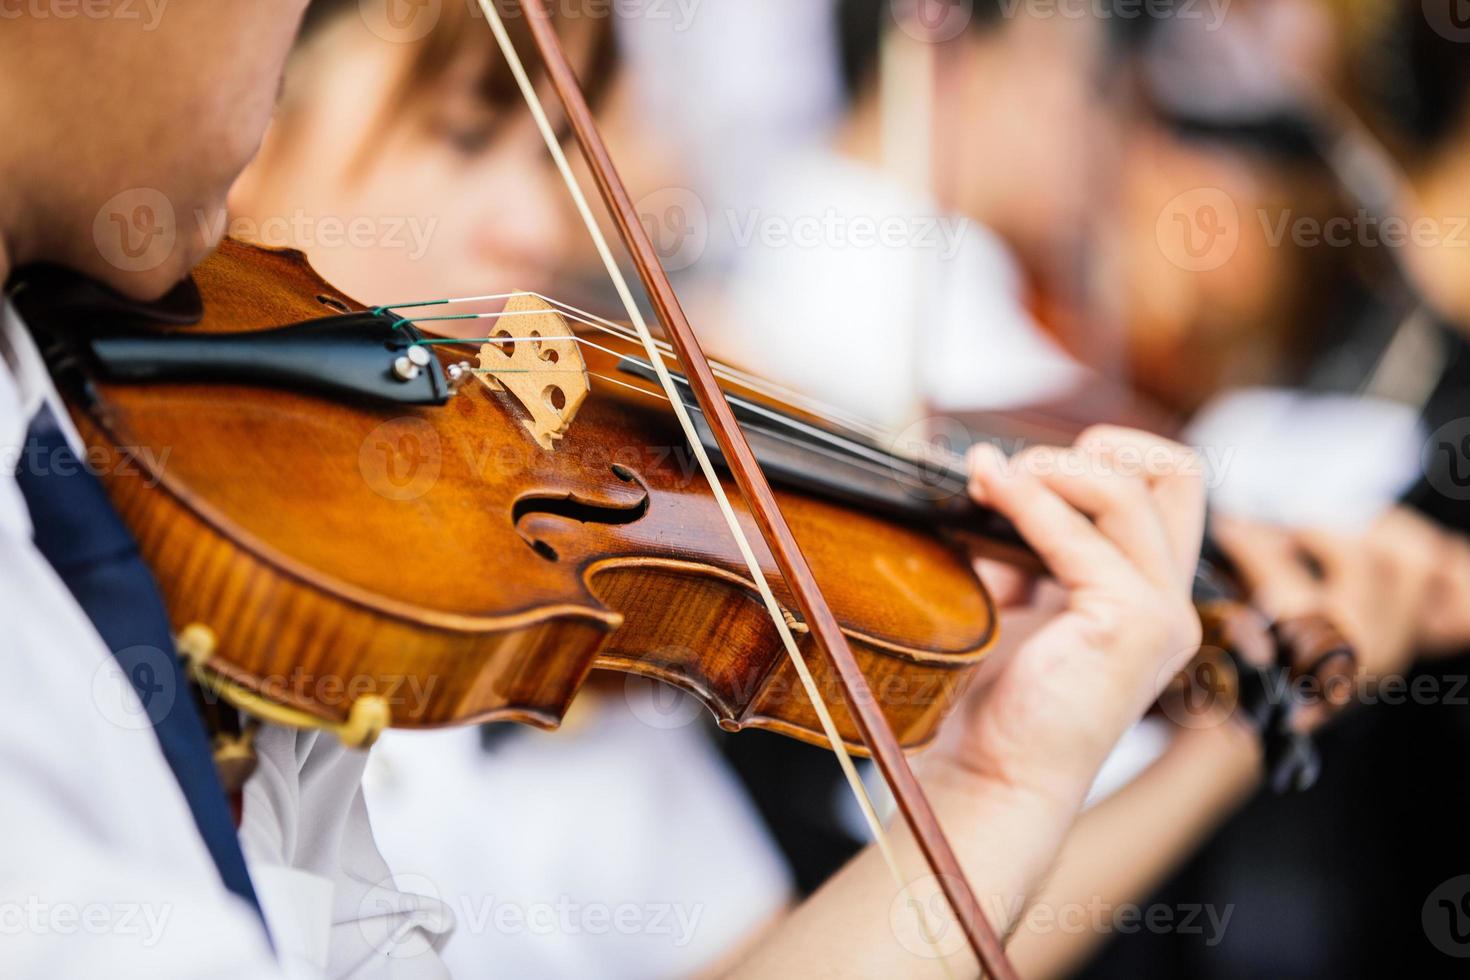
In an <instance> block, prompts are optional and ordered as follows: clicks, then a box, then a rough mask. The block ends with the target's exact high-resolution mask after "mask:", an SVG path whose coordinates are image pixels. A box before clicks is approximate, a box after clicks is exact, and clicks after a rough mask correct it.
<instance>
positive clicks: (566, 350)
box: [475, 293, 592, 449]
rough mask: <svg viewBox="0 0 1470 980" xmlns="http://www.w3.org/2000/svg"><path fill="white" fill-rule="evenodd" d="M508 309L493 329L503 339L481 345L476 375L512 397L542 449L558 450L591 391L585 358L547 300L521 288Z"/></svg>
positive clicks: (493, 388) (492, 388)
mask: <svg viewBox="0 0 1470 980" xmlns="http://www.w3.org/2000/svg"><path fill="white" fill-rule="evenodd" d="M505 314H506V315H503V316H502V317H501V318H500V319H499V320H497V321H496V322H497V323H498V324H500V327H499V329H497V330H496V331H495V332H494V334H493V336H495V337H504V338H505V339H504V340H503V341H492V342H490V343H487V344H484V345H483V346H481V348H480V356H479V370H478V371H477V372H476V373H475V377H477V378H479V379H480V381H481V382H483V383H484V384H485V386H486V387H488V388H489V389H490V390H491V391H496V392H504V393H506V394H509V395H510V396H511V397H512V398H514V399H515V400H516V402H517V403H518V404H519V405H520V407H521V409H522V410H523V415H522V418H521V422H522V424H523V425H525V427H526V431H528V432H530V433H531V438H533V439H535V440H536V442H537V443H538V444H539V445H540V446H541V448H542V449H555V448H556V444H557V443H558V442H559V441H560V440H561V439H562V437H563V436H565V435H566V434H567V430H568V429H569V428H571V425H572V419H574V418H576V416H577V410H578V409H579V408H581V407H582V403H583V402H584V401H586V400H587V395H588V393H589V392H590V391H591V390H592V382H591V380H590V379H589V378H588V377H587V362H586V361H584V360H583V359H582V349H581V347H580V345H579V344H578V343H577V341H576V340H574V339H570V338H572V336H573V334H572V327H571V325H570V324H569V323H567V321H566V318H565V317H563V316H562V315H561V314H560V313H558V312H557V311H556V310H555V309H553V308H552V307H551V306H549V305H547V303H546V301H545V300H542V299H540V298H538V297H536V296H532V295H531V294H529V293H517V294H516V295H515V296H514V297H512V298H511V300H510V302H508V303H506V304H505Z"/></svg>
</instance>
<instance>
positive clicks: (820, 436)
mask: <svg viewBox="0 0 1470 980" xmlns="http://www.w3.org/2000/svg"><path fill="white" fill-rule="evenodd" d="M552 340H561V341H576V342H577V343H580V344H585V345H586V346H588V347H591V348H593V349H594V350H599V351H602V352H603V353H605V354H609V355H611V356H613V357H617V358H620V359H622V360H627V361H630V362H632V363H634V364H637V365H639V366H640V367H645V368H648V367H650V365H649V364H648V363H647V362H646V361H640V360H638V359H636V358H631V357H629V356H628V355H626V354H619V353H618V352H617V351H614V350H612V349H610V348H607V347H603V346H602V345H600V344H596V343H593V342H592V341H589V340H587V339H586V338H584V337H580V336H577V335H575V334H572V335H567V336H560V337H510V336H497V337H450V338H432V339H423V340H417V341H414V344H415V345H420V346H435V347H442V346H455V345H462V346H474V345H477V344H496V343H499V344H503V343H514V342H520V343H534V342H536V341H552ZM472 373H474V374H492V375H493V374H587V375H588V376H590V377H594V378H599V379H601V380H603V381H606V382H608V383H609V384H614V385H618V386H620V387H623V388H627V389H629V390H630V391H637V392H641V393H643V394H646V395H652V396H654V397H655V398H658V399H659V400H660V401H664V402H668V401H669V398H668V396H667V395H664V394H662V393H661V392H656V391H651V390H649V389H647V388H640V387H638V386H637V385H632V384H628V383H627V382H625V381H619V380H617V379H615V378H610V377H608V376H607V375H605V374H597V373H595V372H591V371H587V370H586V369H585V368H575V367H573V368H477V369H474V370H473V372H472ZM741 405H742V407H744V408H746V409H748V410H750V411H753V412H756V413H758V414H762V415H765V416H766V417H767V418H768V419H770V420H772V421H775V422H780V423H782V424H785V425H790V426H794V427H796V428H799V429H800V430H801V431H802V432H803V433H805V434H806V435H807V436H809V437H811V438H813V439H815V440H816V441H817V443H818V444H815V445H814V444H812V443H803V442H800V441H798V440H797V439H795V438H792V437H790V436H788V435H786V434H784V433H780V432H768V433H767V435H769V436H771V437H774V438H778V439H780V440H781V441H783V442H785V443H787V444H788V445H791V446H795V447H798V448H804V449H807V450H815V451H816V452H818V453H820V454H821V455H823V456H825V457H827V458H828V459H832V460H836V461H838V462H844V463H847V464H849V465H857V466H860V467H862V468H863V469H866V470H867V471H868V472H869V473H873V474H876V475H879V476H886V477H900V476H902V475H903V474H901V473H900V467H899V464H909V465H914V466H918V465H921V461H919V460H915V459H913V458H911V457H907V456H904V455H901V454H898V453H885V452H884V451H883V450H880V449H874V448H872V447H869V446H864V445H862V444H861V443H854V442H851V441H850V440H847V439H844V438H843V437H842V436H840V435H838V434H836V433H831V432H827V431H826V430H823V429H821V428H819V427H817V426H812V425H807V424H806V423H804V422H802V421H801V420H800V419H795V418H792V417H791V416H789V415H786V414H783V413H781V412H777V411H775V410H774V409H769V408H766V407H765V406H763V405H759V404H756V403H754V402H750V401H742V402H741ZM692 407H693V408H694V409H695V410H696V411H698V410H699V409H698V406H692ZM820 443H830V444H832V445H830V446H823V445H820ZM935 452H936V453H943V452H944V450H940V449H938V448H937V447H936V448H935ZM947 455H948V458H947V459H945V460H938V461H937V462H939V463H941V464H942V468H944V469H948V470H949V471H951V475H956V474H954V472H953V471H954V470H955V468H956V466H957V465H958V463H959V461H960V457H959V456H958V455H956V454H953V453H949V454H947ZM904 482H907V483H909V484H910V485H911V486H916V487H924V486H926V484H925V481H924V480H923V478H922V477H920V478H917V479H911V480H906V481H904ZM931 489H932V486H931Z"/></svg>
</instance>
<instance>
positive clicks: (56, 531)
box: [16, 408, 260, 914]
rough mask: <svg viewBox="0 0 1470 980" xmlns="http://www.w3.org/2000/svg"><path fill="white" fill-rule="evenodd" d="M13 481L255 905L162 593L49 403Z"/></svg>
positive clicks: (233, 880) (198, 814)
mask: <svg viewBox="0 0 1470 980" xmlns="http://www.w3.org/2000/svg"><path fill="white" fill-rule="evenodd" d="M16 482H17V483H19V484H20V490H21V493H22V494H23V495H24V496H25V499H26V505H27V507H28V508H29V509H30V512H31V522H32V523H33V524H34V525H35V529H36V537H35V541H36V547H37V549H38V550H39V551H40V552H41V554H42V555H43V556H45V558H46V560H47V561H48V562H50V563H51V566H52V567H53V568H55V569H56V572H57V574H58V575H59V576H60V577H61V580H62V581H63V582H65V583H66V587H67V588H68V589H70V590H71V593H72V595H73V596H74V597H75V598H76V600H77V603H78V604H79V605H80V606H81V607H82V609H83V610H84V611H85V612H86V614H87V616H88V618H90V619H91V620H92V625H93V626H95V627H96V629H97V632H98V633H99V634H101V636H102V639H103V641H104V642H106V644H107V646H108V648H109V649H110V650H112V653H113V655H114V656H115V657H117V661H118V664H119V665H120V666H121V667H122V670H123V673H124V674H126V675H127V677H128V680H129V681H131V682H132V685H133V688H134V689H135V690H136V691H137V692H138V697H139V698H140V699H141V700H142V702H143V708H144V710H145V711H146V712H147V714H148V720H149V721H150V722H152V724H153V731H154V733H155V734H156V735H157V736H158V743H159V745H161V746H162V747H163V755H164V758H165V759H167V760H168V764H169V768H170V769H172V770H173V774H174V777H175V778H176V779H177V780H178V781H179V786H180V787H181V788H182V789H183V791H184V797H185V799H187V800H188V803H189V809H190V811H191V812H192V813H193V815H194V822H195V823H196V824H197V825H198V826H199V833H200V834H201V835H203V837H204V843H205V845H206V846H208V848H209V853H210V855H211V856H212V857H213V858H214V863H215V865H216V866H217V867H218V868H219V873H220V877H221V878H222V879H223V880H224V883H225V887H227V888H228V889H229V890H230V891H232V892H234V893H235V894H236V895H239V896H240V897H241V898H243V899H245V900H246V901H247V902H249V903H250V905H251V906H252V907H253V908H254V909H255V911H256V913H257V914H259V913H260V903H259V902H258V900H257V899H256V897H255V888H254V886H253V885H252V884H251V883H250V874H249V872H248V871H247V870H246V868H245V856H244V854H243V853H241V851H240V839H239V836H238V835H237V834H236V832H235V823H234V820H233V819H232V818H231V816H230V808H229V801H228V800H227V799H226V797H225V791H224V787H223V786H222V785H221V783H220V780H219V773H218V772H217V771H216V769H215V766H214V757H213V754H212V752H211V751H210V745H209V738H208V736H207V735H206V734H205V730H204V723H203V721H202V720H201V719H200V716H199V710H198V708H197V707H196V705H195V704H194V700H193V698H192V696H191V694H190V691H189V688H188V685H187V684H186V683H185V679H184V672H183V670H182V669H181V668H180V666H179V659H178V656H177V654H176V651H175V650H174V641H173V632H172V629H171V628H170V626H169V620H168V613H167V611H166V610H165V609H164V605H163V598H162V597H161V596H160V595H159V592H158V586H157V584H156V583H155V582H154V581H153V574H152V573H151V572H150V571H149V570H148V566H147V565H145V564H144V563H143V559H142V557H141V556H140V555H139V554H138V546H137V543H136V542H135V541H134V540H133V536H132V534H131V533H130V532H129V531H128V529H127V528H126V527H125V526H123V522H122V520H121V518H119V517H118V515H117V511H115V510H114V509H113V507H112V503H111V501H109V500H108V499H107V494H106V492H105V491H104V490H103V489H102V484H101V482H100V481H99V480H98V479H97V478H96V476H94V475H93V474H92V473H91V472H89V471H88V470H87V469H86V468H85V467H84V466H83V465H82V463H81V461H79V460H78V459H77V457H76V454H75V453H73V452H72V450H71V447H70V446H69V445H68V443H67V441H66V436H65V435H64V434H63V432H62V431H61V428H60V426H58V425H57V422H56V419H55V417H54V416H53V415H52V414H51V412H50V410H49V409H45V408H43V409H42V410H41V412H40V413H39V414H38V415H37V416H36V419H35V421H33V422H32V423H31V427H30V430H29V432H28V433H27V435H26V446H25V453H24V454H23V455H22V456H21V459H20V465H19V466H18V467H17V468H16Z"/></svg>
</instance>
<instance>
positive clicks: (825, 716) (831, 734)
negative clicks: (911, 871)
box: [479, 0, 948, 972]
mask: <svg viewBox="0 0 1470 980" xmlns="http://www.w3.org/2000/svg"><path fill="white" fill-rule="evenodd" d="M479 4H480V9H481V11H482V12H483V13H484V14H485V19H486V20H487V21H488V22H489V24H490V29H491V31H492V32H493V33H494V35H495V40H496V42H497V43H498V44H499V46H500V51H501V54H502V56H503V57H504V58H505V61H506V65H507V66H508V67H509V68H510V70H511V74H512V75H513V76H514V77H515V80H516V83H517V85H519V87H520V89H521V94H522V95H523V97H524V98H525V101H526V106H527V108H528V109H529V110H530V113H531V117H532V119H533V120H534V121H535V123H536V126H537V128H538V129H539V130H540V132H541V137H542V139H543V141H544V142H545V143H546V148H547V150H548V151H549V152H550V154H551V157H552V160H553V161H554V162H555V163H556V166H557V170H558V171H559V172H560V174H561V177H562V180H563V182H564V183H565V184H566V188H567V191H568V193H569V194H570V195H571V197H572V200H573V202H574V203H575V204H576V206H577V211H578V213H579V214H580V215H581V218H582V222H583V224H584V225H585V226H586V229H587V233H588V235H589V236H591V238H592V243H593V245H594V246H596V249H597V252H598V255H599V256H600V257H601V259H602V262H603V265H604V266H605V267H606V271H607V274H608V278H609V279H610V280H611V282H612V285H613V287H614V288H615V289H616V291H617V293H618V297H619V299H621V300H622V303H623V307H624V310H625V311H626V312H627V314H628V318H629V319H630V320H631V321H632V322H633V327H634V329H635V330H637V332H638V338H639V340H640V341H641V342H642V344H643V348H644V350H645V351H646V352H647V355H648V360H649V362H650V363H651V364H652V365H653V368H654V372H655V374H656V375H657V376H658V380H659V383H660V385H661V386H662V387H663V389H664V391H665V393H666V394H667V395H668V398H669V402H670V404H671V405H672V407H673V410H674V415H675V417H676V418H677V419H678V421H679V425H680V427H681V428H682V429H683V430H684V435H685V437H686V438H687V439H688V441H689V446H690V450H691V451H692V452H693V454H694V457H695V459H696V460H697V461H698V463H699V467H700V469H701V470H702V471H703V473H704V477H705V480H706V482H707V483H708V484H709V487H710V494H711V496H712V497H713V498H714V500H715V501H716V503H717V504H718V505H719V507H720V510H721V511H722V512H723V514H724V516H725V522H726V524H727V525H728V527H729V529H730V533H731V535H732V537H733V538H734V540H735V544H736V546H737V547H738V549H739V550H740V553H741V556H742V557H743V558H744V560H745V564H746V567H747V568H748V569H749V571H750V575H751V580H752V582H753V584H754V585H755V586H756V589H757V591H758V592H759V593H760V596H761V599H762V601H763V602H764V604H765V606H766V612H767V613H768V614H769V616H770V619H771V624H772V625H773V626H774V627H775V629H776V631H777V633H778V634H779V636H780V637H781V642H782V644H783V645H784V646H785V648H786V653H787V656H788V657H790V659H791V663H792V666H793V667H794V669H795V670H796V673H797V676H798V677H799V678H800V679H801V683H802V686H803V688H804V689H805V690H806V693H807V697H808V698H809V699H810V701H811V704H812V708H813V710H814V711H815V712H816V714H817V717H818V719H819V720H820V721H821V725H822V730H823V732H824V733H825V735H826V737H827V740H828V742H830V743H831V746H832V751H833V753H834V754H835V755H836V756H837V759H838V764H839V765H840V766H841V767H842V770H843V774H844V775H845V776H846V777H847V780H848V784H849V786H850V787H851V788H852V791H853V796H854V798H855V799H856V801H857V803H858V806H859V808H860V809H861V810H862V811H863V817H864V819H865V820H866V821H867V823H868V826H869V829H870V830H871V831H872V833H873V836H874V840H875V841H876V842H877V844H878V848H879V850H880V851H881V852H882V854H883V857H884V860H885V862H886V863H887V865H888V869H889V872H890V873H891V874H892V875H893V879H894V882H895V883H896V884H897V886H898V888H899V893H900V895H902V896H907V895H908V883H907V882H906V881H905V879H904V876H903V872H902V871H901V869H900V868H899V865H898V859H897V856H896V855H895V853H894V851H893V846H892V843H891V842H890V841H889V839H888V834H887V831H886V830H885V829H884V827H883V822H882V821H881V820H880V819H879V818H878V812H877V809H876V808H875V807H874V805H873V800H872V797H871V796H870V795H869V794H868V791H867V787H866V786H865V785H864V784H863V780H862V777H861V776H860V775H859V774H858V771H857V767H856V766H855V765H854V764H853V761H852V756H851V754H850V753H849V752H848V751H847V746H846V745H845V744H844V743H843V741H842V736H841V733H840V732H839V731H838V729H837V723H836V722H835V721H834V720H833V718H832V714H831V712H830V711H829V710H828V708H827V704H826V700H825V699H824V698H823V696H822V692H821V689H820V688H819V687H818V686H817V682H816V680H815V678H813V676H812V674H811V671H810V669H809V667H808V666H807V663H806V658H805V657H804V656H803V655H802V652H801V650H800V648H799V647H798V646H797V644H796V638H795V636H794V635H793V634H792V632H791V625H790V624H789V623H788V622H787V617H786V612H785V610H784V609H783V608H782V607H781V604H780V603H779V602H778V601H777V599H776V595H775V593H774V592H773V591H772V590H771V584H770V582H769V581H767V579H766V575H765V571H764V570H763V569H762V568H761V564H760V560H759V559H758V558H757V557H756V555H755V551H754V549H753V548H752V546H751V543H750V540H749V538H748V537H747V536H746V533H745V530H744V528H743V527H741V524H740V519H739V517H738V516H737V515H736V513H735V508H734V507H733V506H732V505H731V503H730V500H729V498H728V496H727V495H726V493H725V489H724V486H723V485H722V484H721V482H720V478H719V475H718V473H716V471H715V467H714V463H713V462H712V461H711V460H710V458H709V454H708V452H706V451H705V448H704V445H703V443H702V442H701V441H700V439H699V436H698V433H697V431H696V430H695V428H694V422H693V421H692V420H691V419H690V417H689V412H688V410H687V409H686V407H685V405H684V403H683V401H682V399H681V398H680V397H679V392H678V388H677V387H676V385H675V383H674V379H673V377H672V375H670V373H669V370H668V367H667V365H666V364H665V363H664V355H663V353H662V352H661V351H660V350H659V348H658V344H657V342H656V341H655V340H654V337H653V334H652V332H650V330H649V329H648V325H647V323H646V322H645V321H644V319H643V314H642V311H641V310H640V309H639V308H638V303H637V301H636V300H635V299H634V298H633V293H632V290H631V289H630V288H629V286H628V282H627V280H626V278H625V277H624V276H623V272H622V269H621V268H620V267H619V265H618V262H617V259H616V258H615V257H614V255H613V252H612V248H611V247H610V246H609V245H608V242H607V238H606V237H605V236H604V235H603V233H602V228H601V226H600V225H599V224H598V222H597V217H596V215H595V214H594V213H593V211H592V206H591V204H590V203H589V202H588V200H587V195H586V194H585V193H584V192H583V190H582V186H581V184H580V182H579V181H578V179H577V176H576V173H575V172H574V171H573V170H572V166H571V163H570V162H569V161H568V160H567V157H566V153H565V152H564V151H563V149H562V146H561V140H560V139H559V138H558V137H557V135H556V131H555V130H554V129H553V128H552V125H551V121H550V120H549V119H548V118H547V115H546V109H545V107H544V106H543V105H542V104H541V97H540V95H539V94H538V93H537V91H536V86H535V83H533V82H532V81H531V78H530V76H529V75H528V74H527V72H526V68H525V65H524V64H523V63H522V62H521V58H520V55H519V53H518V52H517V51H516V47H515V44H514V42H512V40H511V38H510V34H509V33H508V32H507V31H506V29H505V24H504V22H503V21H502V20H501V16H500V11H499V10H498V9H497V8H496V4H495V2H494V0H479ZM531 16H535V14H531ZM916 914H917V915H918V916H919V925H920V932H921V933H923V934H925V935H926V936H927V931H926V929H925V925H926V923H925V921H924V918H923V915H922V913H918V912H917V911H916ZM934 952H935V953H936V954H937V953H939V951H938V949H937V947H934ZM947 971H948V967H947V965H946V972H947Z"/></svg>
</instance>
